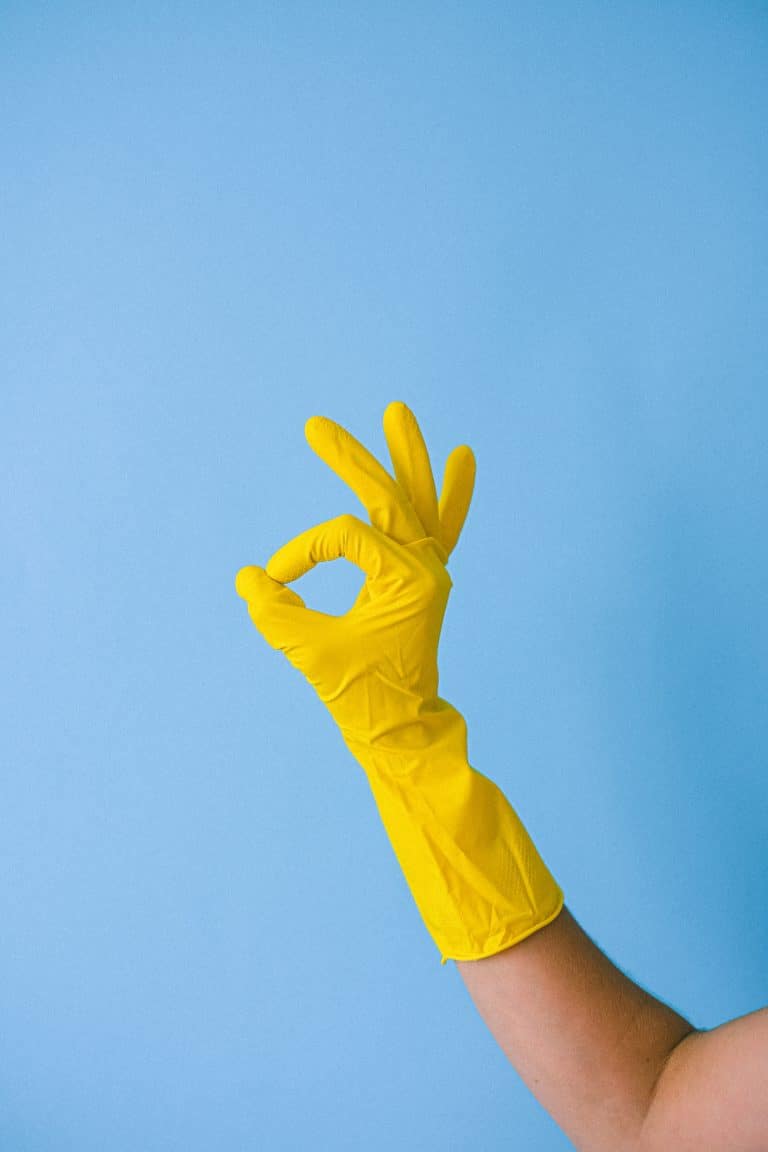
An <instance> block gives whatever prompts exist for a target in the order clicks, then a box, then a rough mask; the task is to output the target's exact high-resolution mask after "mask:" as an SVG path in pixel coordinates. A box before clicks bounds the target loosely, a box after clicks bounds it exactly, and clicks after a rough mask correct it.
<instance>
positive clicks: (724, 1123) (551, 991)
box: [456, 908, 768, 1152]
mask: <svg viewBox="0 0 768 1152" xmlns="http://www.w3.org/2000/svg"><path fill="white" fill-rule="evenodd" d="M456 965H457V968H458V969H459V972H460V974H461V977H462V979H463V981H464V983H465V985H466V987H467V990H468V992H469V994H470V996H471V997H472V999H473V1001H474V1003H475V1006H476V1008H477V1010H478V1012H479V1013H480V1015H481V1017H482V1018H483V1020H484V1021H485V1023H486V1024H487V1026H488V1028H489V1029H490V1031H491V1033H492V1034H493V1036H494V1037H495V1039H496V1040H497V1042H498V1044H499V1045H500V1047H501V1048H502V1050H503V1051H504V1053H505V1054H506V1056H507V1057H508V1059H509V1060H510V1061H511V1063H512V1064H513V1065H514V1067H515V1069H516V1070H517V1072H518V1073H519V1074H520V1076H521V1078H522V1079H523V1081H524V1082H525V1083H526V1084H527V1086H528V1087H529V1088H530V1090H531V1092H532V1093H533V1094H534V1096H535V1097H536V1099H537V1100H538V1101H539V1102H540V1104H541V1105H542V1106H543V1107H544V1108H545V1109H546V1110H547V1112H549V1114H550V1115H551V1116H552V1118H553V1119H554V1120H555V1122H556V1123H557V1124H558V1125H559V1126H560V1128H562V1130H563V1131H564V1132H565V1133H566V1135H567V1136H568V1137H569V1138H570V1140H571V1141H572V1142H573V1144H574V1146H575V1148H577V1149H578V1150H579V1152H672V1150H674V1152H694V1150H695V1152H768V1008H766V1009H762V1010H761V1011H758V1012H753V1013H751V1014H750V1015H748V1016H743V1017H740V1018H739V1019H736V1020H732V1021H730V1022H728V1023H726V1024H723V1025H721V1026H720V1027H718V1028H714V1029H712V1030H700V1029H696V1028H694V1027H693V1025H692V1024H691V1023H690V1022H689V1021H688V1020H686V1019H684V1018H683V1017H682V1016H680V1015H679V1014H678V1013H677V1012H675V1011H674V1010H673V1009H672V1008H670V1007H668V1006H667V1005H666V1004H663V1003H662V1002H661V1001H660V1000H657V999H656V998H655V997H654V996H651V995H650V994H649V993H648V992H646V991H645V990H644V989H643V988H641V987H640V986H639V985H637V984H636V983H634V982H633V981H632V980H630V979H629V978H628V977H627V976H626V975H625V974H624V973H623V972H622V971H621V970H620V969H619V968H617V967H616V966H615V965H614V964H613V963H612V962H611V961H610V960H609V959H608V958H607V957H606V956H605V955H604V954H603V953H602V952H601V951H600V949H599V948H598V947H597V946H596V945H595V944H594V943H593V941H592V940H591V939H590V938H589V936H588V935H587V934H586V933H585V932H584V931H583V930H582V928H581V927H580V926H579V924H578V923H577V922H576V920H575V919H574V917H573V916H572V915H571V913H570V912H569V910H568V909H567V908H564V909H563V911H562V912H561V913H560V915H559V916H558V917H557V919H556V920H554V921H553V922H552V923H551V924H549V925H547V926H546V927H545V928H542V929H540V930H539V931H538V932H535V933H534V934H533V935H532V936H529V937H528V938H527V939H526V940H523V941H521V942H520V943H519V944H516V945H514V947H511V948H507V949H506V950H504V951H503V952H499V953H497V954H496V955H494V956H489V957H486V958H484V959H482V960H471V961H457V962H456Z"/></svg>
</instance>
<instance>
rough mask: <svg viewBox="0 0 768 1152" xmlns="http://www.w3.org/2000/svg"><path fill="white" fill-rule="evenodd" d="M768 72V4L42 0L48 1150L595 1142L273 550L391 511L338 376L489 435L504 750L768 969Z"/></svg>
mask: <svg viewBox="0 0 768 1152" xmlns="http://www.w3.org/2000/svg"><path fill="white" fill-rule="evenodd" d="M767 73H768V13H767V11H766V8H765V6H764V5H762V4H757V3H719V4H718V3H707V2H701V3H695V4H694V3H691V4H681V3H672V4H664V5H656V4H645V5H643V4H623V3H610V4H609V3H604V4H589V3H585V4H580V5H573V4H547V5H538V4H498V5H496V4H491V3H480V4H474V3H473V4H469V3H467V4H437V3H435V4H415V5H412V4H392V3H384V2H382V3H365V2H363V3H328V4H321V3H314V2H306V3H288V4H278V3H270V4H260V3H253V4H251V3H217V4H213V3H209V4H193V5H189V4H180V3H158V2H157V0H153V3H151V4H150V3H148V2H147V3H137V4H131V5H127V4H117V3H112V4H109V3H106V4H101V5H85V4H83V5H79V4H75V3H63V4H58V5H54V4H39V3H35V2H21V0H19V2H18V3H5V4H3V5H2V8H0V95H1V96H2V109H3V111H2V117H1V118H0V149H1V155H2V165H3V170H4V176H3V179H2V182H0V221H1V224H0V232H1V235H2V240H1V241H0V243H1V244H2V260H1V261H0V316H1V319H0V332H1V336H0V340H1V341H2V360H3V363H4V368H3V381H2V401H1V409H0V460H1V461H2V472H3V482H2V487H1V489H0V501H2V506H1V511H2V551H3V563H2V565H1V566H0V582H1V585H0V626H1V628H2V636H1V638H0V640H1V643H0V661H2V663H1V664H0V678H1V680H2V683H1V684H0V688H1V689H2V696H1V699H2V724H1V726H0V755H1V756H2V768H1V770H0V821H1V824H2V827H1V844H0V855H1V858H2V859H1V867H0V925H1V926H2V944H1V945H0V1069H1V1071H0V1147H2V1148H3V1149H8V1150H10V1152H32V1150H34V1152H69V1150H76V1152H102V1150H103V1149H109V1150H110V1152H136V1149H139V1148H140V1149H142V1150H143V1152H155V1150H157V1152H160V1150H162V1152H167V1150H169V1149H180V1150H181V1149H183V1150H184V1152H209V1150H211V1149H227V1150H230V1149H231V1150H238V1152H240V1150H242V1152H251V1150H259V1152H261V1150H267V1152H272V1150H275V1152H283V1150H290V1152H304V1150H305V1149H308V1148H320V1149H328V1150H329V1152H344V1150H347V1149H349V1150H353V1149H354V1150H358V1149H361V1148H365V1149H366V1150H367V1152H384V1150H386V1152H391V1150H392V1149H397V1152H431V1150H433V1149H434V1150H440V1152H445V1150H450V1152H463V1150H465V1149H472V1150H473V1152H495V1150H496V1149H510V1148H514V1149H521V1150H525V1152H554V1150H556V1149H558V1150H559V1149H564V1148H567V1147H568V1143H567V1141H566V1140H565V1139H564V1138H563V1137H562V1136H561V1135H560V1134H559V1133H558V1132H557V1131H556V1129H555V1128H554V1125H553V1124H552V1123H551V1122H550V1121H549V1120H548V1118H547V1117H546V1116H545V1115H544V1113H543V1112H542V1111H541V1110H540V1108H539V1107H538V1105H537V1104H536V1103H535V1101H534V1100H533V1099H532V1098H531V1097H530V1096H529V1094H528V1092H527V1090H526V1089H525V1088H524V1087H523V1086H522V1085H521V1084H520V1082H519V1080H518V1078H517V1076H516V1074H515V1073H514V1071H513V1070H512V1069H511V1067H510V1066H509V1065H508V1064H507V1063H506V1061H505V1060H504V1058H503V1056H502V1055H501V1053H500V1052H499V1051H498V1049H497V1048H496V1047H495V1045H494V1042H493V1041H492V1039H491V1038H490V1036H489V1034H488V1033H487V1032H486V1030H485V1028H484V1026H483V1025H482V1023H481V1021H480V1020H479V1017H478V1016H477V1015H476V1013H475V1012H474V1009H473V1007H472V1005H471V1002H470V1001H469V999H468V997H467V995H466V993H465V991H464V987H463V984H462V983H461V980H460V978H459V975H458V973H457V971H456V969H455V967H454V965H452V964H449V965H446V967H445V968H441V967H440V964H439V956H438V953H437V950H436V949H435V947H434V945H433V943H432V941H431V939H430V938H429V937H428V935H427V933H426V930H425V929H424V928H423V926H422V924H421V921H420V919H419V917H418V914H417V912H416V910H415V907H414V905H413V903H412V901H411V899H410V895H409V893H408V890H407V888H406V886H405V882H404V880H403V879H402V876H401V874H400V871H399V869H398V867H397V864H396V861H395V859H394V856H393V855H392V852H391V849H390V847H389V843H388V841H387V839H386V835H385V833H384V832H383V829H382V827H381V825H380V823H379V821H378V818H377V815H376V811H375V807H374V804H373V800H372V797H371V795H370V793H369V792H368V788H367V784H366V783H365V781H364V778H363V777H362V774H361V772H360V770H359V769H358V768H357V765H356V764H355V763H354V761H352V760H351V758H350V757H349V756H348V754H347V752H346V750H345V749H344V747H343V745H342V744H341V742H340V739H339V737H338V736H337V733H336V731H335V729H334V727H333V724H332V722H331V720H330V717H329V716H328V714H327V713H326V712H325V710H324V709H323V708H322V705H320V704H319V702H318V701H317V700H316V698H315V697H314V694H313V693H312V690H311V689H310V688H309V687H308V686H307V685H306V684H305V683H304V682H303V681H302V680H301V678H300V677H299V675H298V673H296V672H295V671H294V670H293V669H292V668H291V667H290V666H289V665H288V664H287V663H284V662H283V661H282V659H281V658H280V657H279V656H278V655H277V654H276V653H273V652H272V651H271V650H270V649H268V648H267V647H266V645H264V644H263V642H262V641H261V639H260V637H259V636H258V634H257V633H256V631H255V630H254V629H253V628H252V626H251V625H250V622H249V621H248V618H247V614H246V611H245V608H244V605H243V604H242V602H241V601H240V600H239V599H238V598H237V597H236V595H235V592H234V586H233V581H234V574H235V571H236V570H237V569H238V568H239V567H240V566H241V565H243V564H246V563H263V562H264V561H265V560H266V558H267V557H268V556H269V554H270V553H271V552H272V551H273V550H274V548H276V547H277V546H278V544H280V543H282V542H283V541H284V540H285V539H287V538H288V537H289V536H291V535H293V534H294V533H295V532H297V531H299V530H300V529H302V528H304V527H307V526H308V525H309V524H311V523H313V522H315V521H317V520H321V519H325V518H327V517H329V516H332V515H335V514H337V513H338V512H341V511H355V512H361V509H360V507H359V505H358V504H357V502H356V500H355V498H354V497H353V496H352V495H351V494H348V493H347V492H346V490H345V489H344V488H343V486H342V485H341V483H340V481H338V480H337V479H336V477H335V476H334V475H333V474H332V473H330V472H329V471H328V470H327V469H325V468H324V466H323V465H322V464H321V462H320V461H319V460H318V459H317V458H316V457H315V456H314V455H313V454H312V453H311V451H310V450H309V448H308V447H307V446H306V444H305V443H304V440H303V432H302V429H303V424H304V421H305V419H306V418H307V417H308V416H309V415H312V414H314V413H324V414H327V415H330V416H332V417H334V418H335V419H337V420H339V421H341V422H342V423H344V424H346V425H347V426H348V427H349V428H350V429H351V430H352V431H353V432H355V434H357V435H358V436H360V437H361V438H362V439H363V440H364V441H365V442H366V443H367V444H368V445H369V446H370V447H371V448H372V449H374V450H376V451H377V452H382V451H383V449H384V440H383V435H382V432H381V426H380V421H381V413H382V411H383V409H384V407H385V405H386V404H387V402H388V401H389V400H392V399H395V398H399V399H404V400H406V401H407V402H408V403H409V404H410V405H411V406H412V407H413V408H414V410H415V411H416V413H417V416H418V417H419V419H420V421H421V423H422V426H423V428H424V431H425V434H426V436H427V439H428V442H429V445H430V447H431V449H432V450H433V453H434V457H435V460H436V462H437V464H438V465H439V467H442V463H443V461H444V459H445V456H446V455H447V453H448V451H449V450H450V448H451V447H452V446H453V445H454V444H455V443H458V442H461V441H467V442H469V443H470V444H472V445H473V447H474V448H475V451H476V454H477V459H478V468H479V471H478V482H477V489H476V499H475V503H474V506H473V509H472V512H471V516H470V520H469V522H468V525H467V528H466V532H465V536H464V538H463V540H462V542H461V545H460V547H459V549H458V551H457V552H456V554H455V556H454V559H453V561H452V572H453V578H454V591H453V594H452V600H451V604H450V606H449V611H448V617H447V621H446V625H445V629H444V638H443V644H442V651H441V669H442V681H441V688H442V692H443V695H444V696H446V697H447V698H448V699H449V700H451V701H452V702H453V703H455V704H456V705H457V706H458V707H460V708H461V709H462V711H463V712H464V713H465V715H466V717H467V721H468V724H469V733H470V752H471V757H472V760H473V763H474V764H475V766H476V767H477V768H479V769H480V770H482V771H484V772H486V773H487V774H488V775H490V776H492V777H493V778H494V779H495V780H496V781H497V782H498V783H499V784H500V785H501V786H502V787H503V788H504V790H505V791H506V792H507V794H508V795H509V797H510V799H512V801H513V802H514V803H515V805H516V806H517V807H518V809H519V811H520V812H521V814H522V816H523V818H524V819H525V820H526V822H527V823H528V825H529V827H530V829H531V832H532V833H533V835H534V836H535V838H536V840H537V842H538V844H539V846H540V848H541V850H542V853H543V854H544V855H545V857H546V859H547V860H548V862H549V863H550V866H551V867H552V869H553V871H554V872H555V873H556V874H557V876H558V878H559V879H560V881H561V883H562V885H563V887H564V888H565V891H566V894H567V898H568V902H569V904H570V906H571V908H572V910H573V911H574V913H575V914H576V915H577V917H578V918H579V919H580V920H581V921H582V923H583V924H584V926H585V928H586V929H587V930H588V931H589V932H590V933H591V934H592V935H593V936H594V937H595V938H596V939H597V940H598V941H599V942H600V944H601V945H602V946H603V947H604V948H605V949H606V950H607V951H608V953H609V954H610V955H611V956H612V957H613V958H614V959H615V960H616V961H617V962H618V963H620V964H621V965H622V966H623V967H625V968H626V969H627V970H628V971H629V972H630V973H631V974H632V975H633V976H634V977H635V978H636V979H638V980H640V981H641V982H642V983H643V984H645V985H646V986H648V987H650V988H651V989H652V990H654V991H655V992H656V993H658V994H659V995H661V996H663V997H664V998H666V999H668V1000H669V1001H670V1002H671V1003H672V1004H673V1005H674V1006H675V1007H677V1008H678V1009H679V1010H681V1011H683V1012H685V1013H687V1014H688V1015H689V1016H690V1018H691V1019H692V1020H693V1021H694V1022H695V1023H696V1024H698V1025H701V1026H709V1025H714V1024H716V1023H718V1022H719V1021H720V1020H722V1019H724V1018H726V1017H729V1016H731V1015H733V1014H736V1013H741V1012H744V1011H747V1010H749V1009H751V1008H754V1007H757V1006H758V1005H760V1004H761V1003H765V1001H766V999H768V995H767V989H768V985H767V984H766V975H765V973H766V952H767V950H768V928H767V927H766V918H765V908H766V902H767V900H768V879H767V876H768V869H766V850H765V840H766V810H767V809H768V803H767V799H768V773H767V772H766V757H767V756H768V689H767V687H766V686H767V685H768V666H767V665H768V603H767V602H766V588H768V546H767V545H766V539H767V538H768V537H767V536H766V529H765V525H766V519H767V518H768V452H767V451H766V420H767V418H768V380H767V376H766V365H767V364H768V346H767V345H768V315H767V313H768V309H767V308H766V304H767V303H768V294H767V293H766V283H767V275H766V273H767V268H768V266H767V263H766V261H767V259H768V244H767V243H766V241H767V240H768V236H767V234H766V233H767V228H766V213H765V205H766V203H768V160H767V157H766V149H765V141H766V127H767V122H768V114H767V112H766V109H767V107H768V106H767V105H766V101H765V92H766V80H767V79H768V76H767ZM356 586H357V579H356V576H355V575H354V574H352V573H351V572H350V571H349V570H347V569H345V567H344V566H343V565H335V566H333V569H332V571H328V570H326V571H323V572H322V573H319V572H315V573H312V574H311V575H310V576H308V577H306V578H305V579H304V580H303V581H302V582H301V585H300V587H301V588H302V590H304V589H306V593H307V595H308V596H310V597H311V596H315V597H316V602H317V603H318V604H319V605H320V606H322V607H326V608H327V609H330V610H336V611H340V610H342V608H343V606H344V605H345V603H348V602H349V601H350V599H351V597H352V594H353V592H354V589H355V588H356Z"/></svg>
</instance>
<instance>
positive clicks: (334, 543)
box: [236, 403, 563, 963]
mask: <svg viewBox="0 0 768 1152" xmlns="http://www.w3.org/2000/svg"><path fill="white" fill-rule="evenodd" d="M384 429H385V434H386V436H387V441H388V444H389V449H390V454H391V456H392V461H393V466H394V471H395V476H396V477H397V479H393V478H392V477H391V476H390V475H389V474H388V473H387V472H386V471H385V470H384V468H382V466H381V465H380V464H379V463H378V461H376V460H375V458H374V457H373V456H371V454H370V453H368V452H367V450H366V449H365V448H364V447H363V446H362V445H361V444H359V442H358V441H356V440H355V439H354V437H351V436H350V435H349V433H347V432H345V431H344V429H342V428H340V427H339V426H338V425H337V424H334V423H333V421H330V420H326V419H324V418H322V417H315V418H313V419H311V420H309V421H308V422H307V426H306V433H307V439H308V440H309V442H310V444H311V445H312V447H313V448H314V449H315V451H316V452H317V453H318V455H320V456H321V457H322V458H323V459H324V460H326V462H327V463H329V464H330V466H331V467H332V468H334V470H335V471H336V472H337V473H338V474H339V475H340V476H342V478H343V479H345V480H346V481H347V482H348V483H349V484H350V485H351V487H352V488H353V489H354V491H356V492H357V494H358V496H359V497H360V499H361V501H362V502H363V504H364V505H365V507H366V508H367V510H368V512H369V515H370V518H371V524H370V525H369V524H365V523H364V522H363V521H361V520H359V519H358V518H356V517H354V516H351V515H344V516H340V517H338V518H336V519H334V520H329V521H326V522H325V523H323V524H319V525H317V526H316V527H314V528H311V529H309V530H308V531H306V532H303V533H301V534H300V535H299V536H297V537H296V538H295V539H293V540H292V541H290V542H289V543H287V544H285V545H284V546H283V547H282V548H280V549H278V551H277V552H276V553H275V554H274V555H273V556H272V558H271V559H270V560H269V561H268V563H267V565H266V570H264V569H262V568H260V567H247V568H243V569H241V570H240V572H238V574H237V578H236V587H237V591H238V593H239V595H240V596H242V597H243V599H245V600H246V601H247V603H248V610H249V614H250V616H251V619H252V620H253V622H254V624H255V625H256V627H257V628H258V630H259V631H260V632H261V633H262V635H263V636H264V638H265V639H266V640H267V642H268V643H269V644H270V645H271V646H272V647H273V648H275V649H278V650H280V651H282V652H283V653H284V654H285V655H286V656H287V658H288V659H289V660H290V661H291V663H292V664H293V665H294V666H295V667H297V668H298V669H300V670H301V671H302V672H303V674H304V675H305V676H306V677H307V679H308V680H309V681H310V683H311V684H312V685H313V686H314V688H315V690H316V692H317V694H318V696H319V697H320V699H321V700H322V701H323V702H324V704H325V705H326V707H327V708H328V710H329V711H330V713H331V715H332V716H333V718H334V720H335V721H336V723H337V724H338V726H339V729H340V731H341V734H342V737H343V739H344V741H345V743H346V744H347V746H348V748H349V749H350V751H351V752H352V754H353V756H354V757H355V758H356V759H357V761H358V762H359V763H360V765H361V766H362V767H363V769H364V770H365V772H366V776H367V778H368V781H369V784H370V786H371V790H372V792H373V795H374V798H375V800H376V803H377V806H378V810H379V813H380V816H381V818H382V821H383V823H384V826H385V828H386V830H387V833H388V835H389V837H390V840H391V843H392V846H393V849H394V851H395V854H396V856H397V858H398V860H399V862H400V865H401V867H402V869H403V872H404V875H405V878H406V880H407V882H408V884H409V887H410V889H411V892H412V894H413V897H414V899H415V901H416V904H417V907H418V908H419V911H420V912H421V915H422V917H423V919H424V921H425V924H426V926H427V928H428V930H429V932H430V933H431V935H432V938H433V940H434V941H435V943H436V945H437V947H438V949H439V950H440V953H441V961H442V963H445V962H446V960H448V959H455V960H474V959H480V958H481V957H483V956H489V955H492V954H493V953H495V952H498V951H501V950H502V949H504V948H507V947H509V946H511V945H512V944H515V943H517V942H518V941H519V940H522V939H523V938H524V937H525V936H528V935H530V934H531V933H532V932H534V931H536V930H537V929H538V928H541V927H543V926H544V925H545V924H547V923H549V922H550V921H551V920H553V919H554V918H555V917H556V916H557V914H558V913H559V912H560V910H561V908H562V903H563V896H562V892H561V890H560V888H559V887H558V886H557V884H556V883H555V881H554V880H553V878H552V876H551V875H550V873H549V871H548V870H547V868H546V866H545V865H544V863H543V861H542V860H541V858H540V857H539V855H538V853H537V851H536V849H535V847H534V845H533V843H532V841H531V840H530V837H529V836H528V834H527V832H526V830H525V828H524V826H523V825H522V823H521V822H520V820H519V818H518V817H517V815H516V813H515V812H514V810H513V809H512V808H511V806H510V805H509V803H508V801H507V800H506V798H505V796H504V794H503V793H502V792H501V791H500V790H499V789H498V788H497V787H496V785H495V784H494V783H493V782H492V781H491V780H489V779H488V778H487V777H485V776H483V775H482V774H481V773H479V772H476V771H475V770H474V769H473V768H472V767H471V766H470V765H469V762H468V758H467V733H466V725H465V722H464V719H463V717H462V716H461V714H460V713H459V712H458V711H457V710H456V709H455V708H453V707H452V706H451V705H450V704H449V703H447V701H445V700H443V699H441V698H440V697H439V695H438V667H437V651H438V643H439V638H440V630H441V627H442V622H443V617H444V614H445V609H446V605H447V601H448V595H449V592H450V589H451V586H452V582H451V578H450V576H449V575H448V571H447V568H446V564H447V561H448V557H449V554H450V552H451V550H452V548H453V547H454V545H455V543H456V541H457V539H458V536H459V534H460V532H461V528H462V525H463V522H464V518H465V516H466V513H467V510H468V508H469V502H470V499H471V494H472V487H473V483H474V457H473V456H472V453H471V450H470V449H469V448H466V447H465V446H462V447H460V448H458V449H455V450H454V452H453V453H451V456H450V457H449V460H448V463H447V465H446V472H445V479H444V483H443V489H442V493H441V496H440V500H439V501H438V499H437V496H436V490H435V485H434V479H433V477H432V470H431V465H430V463H429V456H428V454H427V451H426V447H425V445H424V441H423V438H422V436H421V433H420V430H419V428H418V424H417V423H416V420H415V417H414V416H413V415H412V413H411V412H410V410H409V409H408V408H407V407H406V406H405V405H403V404H400V403H395V404H391V405H390V406H389V407H388V408H387V411H386V413H385V417H384ZM339 557H345V558H346V559H348V560H350V561H352V563H354V564H356V565H358V567H359V568H360V569H361V570H362V572H363V573H364V574H365V583H364V585H363V587H362V588H361V591H360V594H359V595H358V597H357V600H356V601H355V604H354V605H353V606H352V608H351V609H350V610H349V611H348V612H347V613H346V614H345V615H343V616H338V617H337V616H330V615H327V614H325V613H322V612H317V611H314V610H312V609H309V608H307V607H306V605H305V604H304V601H303V600H302V598H301V597H300V596H299V595H298V594H297V593H296V592H294V591H293V590H292V589H290V588H287V587H286V586H285V585H287V584H289V583H291V582H292V581H294V580H296V579H298V578H299V577H300V576H302V575H303V574H304V573H305V572H307V571H309V569H310V568H312V567H313V566H314V565H315V564H317V563H319V562H322V561H326V560H333V559H337V558H339Z"/></svg>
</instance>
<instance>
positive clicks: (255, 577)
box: [235, 565, 265, 601]
mask: <svg viewBox="0 0 768 1152" xmlns="http://www.w3.org/2000/svg"><path fill="white" fill-rule="evenodd" d="M264 575H265V572H264V569H263V568H258V567H256V566H255V565H249V566H248V567H246V568H241V569H240V571H239V572H238V573H237V575H236V576H235V591H236V592H237V594H238V596H241V597H242V598H243V600H246V601H250V600H253V599H254V598H255V597H256V596H257V595H258V590H259V587H260V582H261V578H262V576H264Z"/></svg>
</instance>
